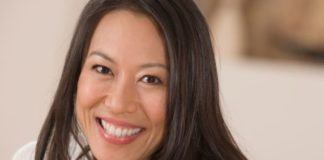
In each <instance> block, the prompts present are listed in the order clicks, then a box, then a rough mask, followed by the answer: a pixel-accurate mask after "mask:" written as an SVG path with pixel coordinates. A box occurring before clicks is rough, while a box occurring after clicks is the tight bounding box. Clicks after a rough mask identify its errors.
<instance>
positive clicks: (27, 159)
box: [12, 141, 36, 160]
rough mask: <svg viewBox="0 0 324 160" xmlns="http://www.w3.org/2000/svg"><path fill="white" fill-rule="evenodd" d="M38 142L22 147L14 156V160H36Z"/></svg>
mask: <svg viewBox="0 0 324 160" xmlns="http://www.w3.org/2000/svg"><path fill="white" fill-rule="evenodd" d="M35 148H36V141H33V142H30V143H27V144H25V145H24V146H22V147H21V148H20V149H19V150H18V151H17V152H16V153H15V154H14V156H13V158H12V160H33V159H35V158H34V156H35Z"/></svg>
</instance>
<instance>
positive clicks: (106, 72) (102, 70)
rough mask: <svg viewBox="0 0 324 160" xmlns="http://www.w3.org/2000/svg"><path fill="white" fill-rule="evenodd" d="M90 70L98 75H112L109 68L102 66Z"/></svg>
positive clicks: (95, 66)
mask: <svg viewBox="0 0 324 160" xmlns="http://www.w3.org/2000/svg"><path fill="white" fill-rule="evenodd" d="M92 69H94V70H95V71H96V72H98V73H100V74H104V75H109V74H112V71H111V69H110V68H108V67H105V66H102V65H94V66H93V67H92Z"/></svg>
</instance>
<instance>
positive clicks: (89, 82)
mask: <svg viewBox="0 0 324 160" xmlns="http://www.w3.org/2000/svg"><path fill="white" fill-rule="evenodd" d="M168 76H169V72H168V63H167V58H166V50H165V46H164V43H163V39H162V38H161V36H160V33H159V31H158V29H157V28H156V26H155V25H154V23H153V22H152V21H151V20H150V18H148V17H147V16H145V15H143V14H140V13H135V12H133V11H128V10H117V11H112V12H110V13H108V14H107V15H105V16H104V17H103V18H102V20H101V21H100V22H99V24H98V26H97V28H96V30H95V32H94V35H93V37H92V40H91V43H90V48H89V52H88V55H87V58H86V60H85V64H84V66H83V68H82V71H81V74H80V77H79V81H78V88H77V95H76V102H75V103H76V104H75V105H76V116H77V119H78V121H79V123H80V126H81V129H82V131H83V133H84V135H85V137H86V139H87V142H88V144H89V145H90V148H91V152H92V153H93V154H94V156H95V157H96V158H97V159H99V160H106V159H110V160H125V159H128V160H145V159H149V157H150V155H152V153H153V152H154V151H156V149H157V148H158V147H159V146H160V145H161V140H162V136H163V133H164V132H165V114H166V97H167V88H168V87H167V86H168ZM96 117H104V118H109V119H114V120H117V121H122V122H126V123H130V124H132V125H136V126H140V127H142V128H144V131H142V132H141V133H140V134H139V136H138V137H136V139H134V140H133V141H132V142H130V143H127V144H113V143H109V142H107V141H105V139H104V138H103V137H102V135H101V134H100V132H99V129H98V128H99V127H98V123H97V122H96Z"/></svg>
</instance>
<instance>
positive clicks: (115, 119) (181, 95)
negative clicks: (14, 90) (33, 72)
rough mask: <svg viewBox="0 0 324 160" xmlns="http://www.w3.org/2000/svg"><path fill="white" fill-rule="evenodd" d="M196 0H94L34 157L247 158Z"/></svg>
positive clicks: (82, 20) (135, 159) (73, 45)
mask: <svg viewBox="0 0 324 160" xmlns="http://www.w3.org/2000/svg"><path fill="white" fill-rule="evenodd" d="M218 90H219V89H218V78H217V73H216V65H215V59H214V53H213V48H212V44H211V40H210V35H209V31H208V28H207V24H206V22H205V20H204V18H203V16H202V15H201V13H200V11H199V10H198V8H197V6H196V5H195V3H194V2H193V1H191V0H172V1H171V0H170V1H166V0H90V1H89V3H88V4H87V5H86V7H85V8H84V10H83V12H82V14H81V17H80V19H79V22H78V25H77V28H76V31H75V34H74V37H73V40H72V43H71V46H70V49H69V52H68V55H67V57H66V62H65V66H64V69H63V73H62V77H61V81H60V83H59V87H58V90H57V92H56V96H55V99H54V102H53V104H52V107H51V109H50V111H49V113H48V116H47V118H46V121H45V123H44V125H43V128H42V130H41V133H40V135H39V138H38V141H37V145H36V150H35V159H37V160H42V159H49V160H57V159H59V160H67V159H99V160H105V159H114V160H119V159H129V160H138V159H154V160H158V159H161V160H162V159H163V160H190V159H192V160H207V159H208V160H209V159H211V160H217V159H219V160H245V159H246V158H245V156H244V155H243V154H242V153H241V151H240V150H239V148H238V147H237V145H236V143H235V142H234V140H233V138H232V136H231V134H230V132H229V130H228V128H227V126H226V124H225V122H224V120H223V116H222V114H221V109H220V105H219V95H218V94H219V93H218Z"/></svg>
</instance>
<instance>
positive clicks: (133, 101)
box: [104, 79, 138, 114]
mask: <svg viewBox="0 0 324 160" xmlns="http://www.w3.org/2000/svg"><path fill="white" fill-rule="evenodd" d="M135 87H136V86H134V84H133V83H131V82H129V80H126V79H123V80H116V81H114V82H113V85H112V86H111V87H110V89H109V90H108V91H107V92H108V93H107V96H106V98H105V101H104V103H105V106H107V107H108V109H109V111H110V112H111V113H113V114H123V113H133V112H135V111H136V109H137V105H138V102H137V98H136V88H135Z"/></svg>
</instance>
